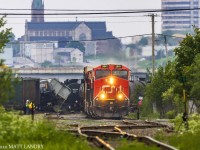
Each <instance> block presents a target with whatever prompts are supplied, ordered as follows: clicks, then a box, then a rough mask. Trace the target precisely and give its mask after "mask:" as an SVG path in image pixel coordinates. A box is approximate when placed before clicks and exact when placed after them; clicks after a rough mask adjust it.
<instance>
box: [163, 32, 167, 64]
mask: <svg viewBox="0 0 200 150" xmlns="http://www.w3.org/2000/svg"><path fill="white" fill-rule="evenodd" d="M164 40H165V51H166V61H167V63H168V50H167V37H166V35H164Z"/></svg>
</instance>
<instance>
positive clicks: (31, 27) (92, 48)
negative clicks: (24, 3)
mask: <svg viewBox="0 0 200 150" xmlns="http://www.w3.org/2000/svg"><path fill="white" fill-rule="evenodd" d="M31 10H32V16H31V21H30V22H29V21H26V23H25V35H24V37H23V42H31V41H34V42H37V41H52V42H55V41H56V42H58V48H64V47H65V46H66V44H67V43H68V42H70V41H80V42H81V43H83V44H84V46H85V55H96V54H97V53H103V52H104V51H105V45H110V44H109V40H103V39H113V38H115V37H114V36H113V35H112V32H108V31H107V29H106V22H99V21H97V22H85V21H65V22H56V21H52V22H49V21H48V22H46V21H45V14H44V11H45V9H44V1H43V0H33V1H32V6H31ZM101 45H104V49H102V48H101ZM107 49H109V48H107Z"/></svg>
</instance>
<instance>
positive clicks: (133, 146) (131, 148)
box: [116, 140, 160, 150]
mask: <svg viewBox="0 0 200 150" xmlns="http://www.w3.org/2000/svg"><path fill="white" fill-rule="evenodd" d="M120 142H121V143H120V146H119V147H118V148H117V149H116V150H160V149H159V148H157V147H155V146H149V145H146V144H144V143H141V142H137V141H131V142H130V141H127V140H121V141H120Z"/></svg>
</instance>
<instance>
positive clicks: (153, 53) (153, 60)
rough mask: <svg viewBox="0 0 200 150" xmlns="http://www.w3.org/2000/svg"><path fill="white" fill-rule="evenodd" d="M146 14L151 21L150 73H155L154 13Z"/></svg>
mask: <svg viewBox="0 0 200 150" xmlns="http://www.w3.org/2000/svg"><path fill="white" fill-rule="evenodd" d="M148 16H151V22H152V75H153V76H154V74H155V49H154V45H155V44H154V42H155V31H154V24H155V20H154V18H155V16H157V15H156V14H149V15H148Z"/></svg>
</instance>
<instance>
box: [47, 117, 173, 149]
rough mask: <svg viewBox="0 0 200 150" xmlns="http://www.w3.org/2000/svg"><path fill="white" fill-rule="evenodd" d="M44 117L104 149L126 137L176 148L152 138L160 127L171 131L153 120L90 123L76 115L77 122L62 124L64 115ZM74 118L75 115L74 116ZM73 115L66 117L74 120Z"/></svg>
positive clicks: (161, 146) (171, 130)
mask: <svg viewBox="0 0 200 150" xmlns="http://www.w3.org/2000/svg"><path fill="white" fill-rule="evenodd" d="M45 118H47V119H48V120H56V123H57V124H58V126H59V127H58V128H59V130H65V131H66V130H67V131H68V132H71V133H74V134H77V135H79V136H84V137H86V138H87V140H88V141H89V142H91V143H93V145H95V146H97V147H99V148H102V149H106V150H114V149H115V148H117V147H118V146H119V144H118V143H119V140H121V139H126V140H127V141H138V142H142V143H145V144H147V145H153V146H156V147H159V148H160V149H161V150H176V148H174V147H172V146H170V145H167V144H164V143H161V142H159V141H157V140H155V139H153V138H152V137H153V135H154V134H155V133H156V132H157V131H158V130H160V129H164V131H167V132H169V131H170V132H173V128H172V127H171V126H169V125H166V124H163V123H160V122H154V121H142V120H131V119H130V120H129V119H125V120H108V119H102V120H93V121H92V122H93V123H92V124H91V119H87V118H84V117H78V116H77V122H76V123H73V124H67V125H66V126H67V129H66V126H63V127H62V126H61V125H63V122H60V124H61V125H59V120H60V121H61V120H62V121H63V120H67V118H65V117H64V116H61V115H58V114H45ZM75 118H76V117H75ZM75 118H74V117H72V118H68V119H71V120H70V123H71V122H72V120H73V121H74V120H75ZM80 120H84V121H87V120H89V122H90V123H89V124H87V125H83V124H82V123H81V122H78V121H80ZM95 122H98V123H99V122H101V123H102V124H103V125H96V124H95ZM108 122H110V124H109V125H104V124H105V123H108Z"/></svg>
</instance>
